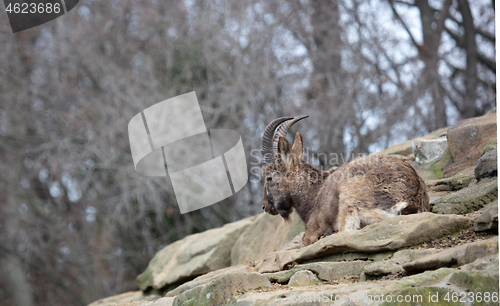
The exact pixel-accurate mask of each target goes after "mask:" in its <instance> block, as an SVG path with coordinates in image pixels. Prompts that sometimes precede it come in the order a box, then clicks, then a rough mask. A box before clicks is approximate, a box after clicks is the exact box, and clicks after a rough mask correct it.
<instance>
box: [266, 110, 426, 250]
mask: <svg viewBox="0 0 500 306" xmlns="http://www.w3.org/2000/svg"><path fill="white" fill-rule="evenodd" d="M290 118H291V119H290ZM303 118H305V116H302V117H300V118H297V117H295V118H294V117H287V118H279V119H281V120H283V119H284V122H285V123H283V124H282V125H281V126H280V129H278V132H277V134H276V135H275V134H274V129H276V127H277V125H279V124H280V123H279V124H276V121H277V120H279V119H276V120H275V121H273V122H272V123H271V124H270V126H271V125H272V124H273V123H274V125H276V126H274V127H273V126H271V127H270V126H268V128H269V129H273V130H272V133H271V132H269V131H268V128H266V132H268V133H267V135H268V137H267V138H266V132H265V133H264V137H263V141H262V143H263V149H262V153H263V156H264V162H265V163H266V164H265V165H263V166H262V174H263V177H264V179H265V182H264V197H263V209H264V210H265V211H266V212H267V213H269V214H271V215H277V214H279V215H280V216H282V217H283V218H284V219H285V220H286V221H288V220H289V218H290V214H291V213H292V211H293V209H295V210H296V211H297V213H298V214H299V216H300V217H301V219H302V220H303V221H304V223H305V228H306V231H305V233H304V236H303V238H302V242H303V244H304V245H310V244H312V243H314V242H316V241H317V240H318V239H319V238H320V237H321V236H323V235H330V234H332V233H334V232H338V231H346V230H357V229H360V228H362V227H364V226H366V225H369V224H373V223H377V222H380V221H382V220H384V219H386V218H390V217H393V216H396V215H401V214H403V215H406V214H413V213H419V212H425V211H429V209H430V207H429V196H428V194H427V188H426V185H425V182H424V181H423V180H422V178H421V177H420V176H419V175H418V174H417V172H416V171H415V169H413V167H412V166H411V165H410V164H408V163H407V162H404V161H402V160H400V159H398V158H396V157H391V156H381V155H371V156H367V157H361V158H357V159H355V160H353V161H351V162H349V163H347V164H344V165H342V166H340V167H339V168H337V169H336V170H330V171H323V170H321V169H318V168H315V167H313V166H311V165H310V164H309V163H307V162H306V161H305V160H304V158H303V139H302V135H301V134H300V133H298V132H297V134H296V136H295V142H294V144H293V146H292V145H291V144H290V142H288V140H287V139H286V138H285V137H284V136H285V135H286V133H287V131H288V129H289V127H290V126H291V125H292V124H293V123H295V122H296V121H298V120H300V119H303ZM288 120H291V121H289V122H286V121H288ZM292 121H293V122H292ZM287 123H290V124H288V125H287ZM282 126H284V128H281V127H282ZM269 135H272V138H273V142H274V144H273V147H274V148H276V151H275V152H273V151H274V150H273V151H271V152H272V156H269V153H270V152H269V151H270V150H269V148H270V143H269V139H270V136H269ZM265 142H267V143H265ZM266 155H267V159H266Z"/></svg>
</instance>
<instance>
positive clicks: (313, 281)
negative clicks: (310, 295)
mask: <svg viewBox="0 0 500 306" xmlns="http://www.w3.org/2000/svg"><path fill="white" fill-rule="evenodd" d="M319 283H321V281H320V280H319V279H318V277H317V276H316V275H314V273H312V272H311V271H309V270H302V271H298V272H295V274H294V275H292V277H291V278H290V281H289V282H288V286H290V287H299V286H314V285H317V284H319Z"/></svg>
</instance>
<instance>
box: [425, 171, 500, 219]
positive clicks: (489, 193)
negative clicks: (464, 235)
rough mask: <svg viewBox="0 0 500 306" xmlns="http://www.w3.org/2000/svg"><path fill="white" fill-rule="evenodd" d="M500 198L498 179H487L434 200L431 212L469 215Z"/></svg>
mask: <svg viewBox="0 0 500 306" xmlns="http://www.w3.org/2000/svg"><path fill="white" fill-rule="evenodd" d="M497 198H498V180H497V178H485V179H483V180H481V181H480V182H479V183H478V184H476V185H473V186H470V187H467V188H464V189H461V190H459V191H458V192H455V193H452V194H449V195H445V196H442V197H440V198H437V199H434V200H433V201H432V203H431V211H432V212H434V213H437V214H467V213H470V212H473V211H476V210H479V209H481V208H483V207H484V206H485V205H487V204H489V203H491V202H493V201H495V200H496V199H497Z"/></svg>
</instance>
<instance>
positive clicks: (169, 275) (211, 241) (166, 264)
mask: <svg viewBox="0 0 500 306" xmlns="http://www.w3.org/2000/svg"><path fill="white" fill-rule="evenodd" d="M251 223H252V221H251V220H249V219H244V220H241V221H238V222H233V223H229V224H226V225H224V226H223V227H221V228H216V229H211V230H208V231H205V232H203V233H199V234H194V235H190V236H187V237H185V238H184V239H181V240H178V241H176V242H174V243H172V244H170V245H168V246H167V247H165V248H163V249H162V250H160V251H159V252H158V253H156V255H155V256H154V258H153V259H152V260H151V261H150V262H149V264H148V267H147V268H146V270H145V271H144V272H143V273H142V274H140V275H139V276H138V277H137V283H138V285H139V288H140V289H141V290H146V289H147V288H148V287H152V288H153V289H162V288H163V287H164V286H166V285H169V284H174V283H176V282H180V281H186V280H189V279H192V278H194V277H196V276H198V275H201V274H204V273H207V272H210V271H214V270H217V269H221V268H224V267H228V266H230V264H231V257H230V256H231V255H230V254H231V250H232V248H233V245H234V243H235V242H236V240H237V238H238V237H239V235H240V234H241V233H242V232H243V231H244V230H245V228H246V227H247V226H248V225H250V224H251Z"/></svg>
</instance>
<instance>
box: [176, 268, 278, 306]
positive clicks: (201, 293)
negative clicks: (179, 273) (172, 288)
mask: <svg viewBox="0 0 500 306" xmlns="http://www.w3.org/2000/svg"><path fill="white" fill-rule="evenodd" d="M270 287H271V283H270V282H269V281H268V280H267V278H265V277H264V276H262V275H260V274H259V273H242V272H240V273H231V274H225V275H221V276H219V277H216V278H215V279H213V280H211V281H210V282H208V283H206V284H203V285H200V286H197V287H194V288H192V289H190V290H187V291H184V292H183V293H181V294H179V295H178V296H176V297H175V299H174V303H173V304H174V305H224V304H226V303H228V302H229V301H230V300H231V299H232V298H233V297H234V296H236V295H238V294H240V293H243V292H247V291H250V290H256V289H261V288H270Z"/></svg>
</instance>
